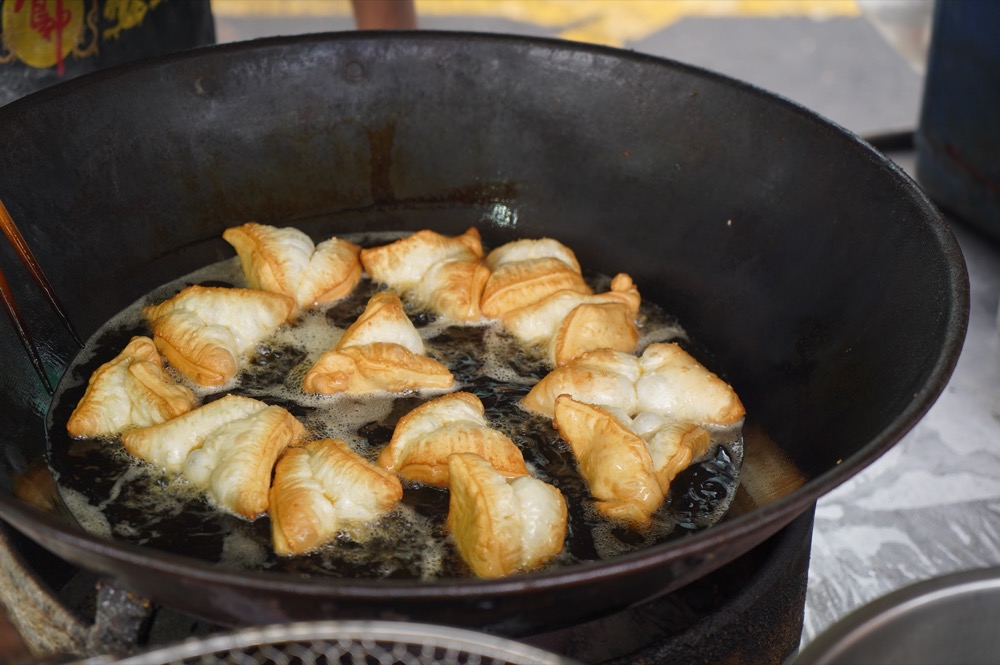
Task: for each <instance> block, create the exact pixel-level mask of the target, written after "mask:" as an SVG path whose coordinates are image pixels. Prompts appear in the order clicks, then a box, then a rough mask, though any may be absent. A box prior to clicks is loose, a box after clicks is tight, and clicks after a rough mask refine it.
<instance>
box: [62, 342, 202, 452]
mask: <svg viewBox="0 0 1000 665" xmlns="http://www.w3.org/2000/svg"><path fill="white" fill-rule="evenodd" d="M195 404H196V399H195V396H194V393H192V392H191V391H190V390H189V389H188V388H187V387H186V386H182V385H180V384H178V383H177V382H176V381H174V380H173V379H172V378H171V377H170V375H169V374H167V372H166V371H165V370H164V369H163V361H162V360H161V359H160V354H159V353H158V352H157V351H156V346H155V345H154V344H153V340H151V339H150V338H148V337H133V338H132V340H131V341H130V342H129V343H128V345H126V346H125V348H124V349H123V350H122V352H121V353H119V354H118V355H117V356H116V357H115V358H114V359H112V360H110V361H108V362H106V363H104V364H103V365H101V366H100V367H98V368H97V370H96V371H95V372H94V373H93V374H92V375H91V376H90V381H89V382H88V383H87V390H86V391H85V392H84V394H83V397H82V398H81V399H80V401H79V403H78V404H77V405H76V408H75V409H74V410H73V413H72V415H70V417H69V421H68V422H67V423H66V430H67V431H68V432H69V435H70V436H72V437H74V438H80V437H110V436H115V435H116V434H121V433H122V432H123V431H125V430H127V429H131V428H133V427H148V426H149V425H156V424H158V423H162V422H164V421H166V420H170V419H171V418H173V417H175V416H179V415H181V414H182V413H186V412H187V411H190V410H191V409H193V408H194V406H195Z"/></svg>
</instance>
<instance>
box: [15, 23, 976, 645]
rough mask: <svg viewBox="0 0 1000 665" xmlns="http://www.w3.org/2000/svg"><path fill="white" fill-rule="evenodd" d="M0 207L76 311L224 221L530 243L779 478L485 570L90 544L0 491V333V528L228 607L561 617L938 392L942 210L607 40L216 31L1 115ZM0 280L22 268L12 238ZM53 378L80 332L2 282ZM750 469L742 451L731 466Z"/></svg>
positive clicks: (741, 98) (18, 451) (675, 568)
mask: <svg viewBox="0 0 1000 665" xmlns="http://www.w3.org/2000/svg"><path fill="white" fill-rule="evenodd" d="M0 145H2V146H3V149H2V150H0V200H3V202H4V203H5V204H6V205H7V208H8V210H9V212H10V213H11V215H12V217H13V218H14V219H15V220H17V221H18V222H19V224H20V226H21V230H22V232H23V233H24V235H25V236H26V239H27V242H28V244H29V245H30V246H31V247H32V248H33V249H34V252H35V254H36V256H37V258H38V260H39V262H40V263H41V265H42V267H43V268H44V269H45V270H46V272H47V273H48V276H49V278H50V280H51V281H52V282H53V285H54V288H55V290H56V291H57V292H58V293H59V294H60V296H61V299H62V301H63V304H64V305H65V306H66V308H67V309H68V311H69V315H70V318H71V319H72V321H73V322H74V323H75V326H76V328H77V330H78V331H79V332H80V333H81V334H82V335H84V336H87V335H90V334H91V333H93V332H94V331H95V329H97V327H98V326H100V325H101V324H102V323H103V322H104V321H105V320H107V319H108V318H109V317H111V316H112V315H113V314H115V313H116V312H118V311H119V310H120V309H122V308H123V307H125V306H126V305H128V304H129V303H131V302H133V301H134V300H136V299H137V298H139V297H140V296H142V295H144V294H145V293H147V292H148V291H150V290H152V289H153V288H154V287H156V286H158V285H160V284H163V283H165V282H167V281H170V280H172V279H174V278H176V277H178V276H180V275H182V274H185V273H186V272H189V271H191V270H193V269H195V268H197V267H200V266H202V265H204V264H207V263H210V262H212V261H215V260H218V259H221V258H225V257H228V256H232V252H231V249H230V248H229V247H228V246H227V245H226V244H225V243H224V242H223V241H222V240H221V239H220V236H221V233H222V230H223V229H224V228H225V227H227V226H232V225H235V224H241V223H243V222H246V221H249V220H255V221H258V222H262V223H269V224H274V225H281V226H283V225H292V226H298V227H299V228H302V229H303V230H305V231H307V232H309V233H310V234H312V235H313V236H314V237H316V238H320V237H325V236H328V235H331V234H344V233H349V232H353V231H360V230H366V229H379V230H417V229H419V228H425V227H429V228H434V229H436V230H438V231H440V232H442V233H448V234H452V233H458V232H461V231H462V230H464V229H465V228H466V227H468V226H469V225H473V224H474V225H476V226H478V227H479V229H480V230H481V231H482V233H483V235H484V239H485V241H486V242H487V243H488V244H490V245H494V246H495V245H496V244H498V243H501V242H504V241H506V240H510V239H513V238H517V237H539V236H552V237H556V238H558V239H560V240H561V241H563V242H564V243H566V244H567V245H569V246H570V247H572V248H573V249H574V250H575V251H576V253H577V255H578V257H579V258H580V261H581V263H582V264H583V265H584V266H587V267H589V268H593V269H594V270H598V271H601V272H604V273H610V274H613V273H614V272H616V271H621V270H623V271H627V272H629V273H630V274H631V275H632V276H633V277H634V279H635V280H636V282H637V284H638V285H639V286H640V289H641V291H642V294H643V296H644V298H646V299H648V300H650V301H653V302H656V303H658V304H660V305H661V306H663V307H664V308H666V309H667V310H668V311H670V312H672V313H674V314H676V315H677V316H678V317H679V319H680V321H681V322H682V324H683V325H684V327H685V328H686V330H687V332H688V333H689V334H690V336H691V338H692V339H693V340H696V341H697V343H698V348H700V349H701V350H702V351H701V352H700V353H701V359H702V360H703V362H705V363H706V364H708V365H709V366H710V367H712V368H713V369H716V370H717V371H719V372H720V373H722V374H723V375H724V376H725V377H726V378H727V379H728V380H729V381H730V382H731V383H732V384H733V385H734V386H735V388H736V390H737V391H738V392H739V394H740V395H741V397H742V398H743V400H744V402H745V404H746V407H747V411H748V414H749V415H748V423H752V424H753V428H754V431H756V432H758V433H760V436H757V437H751V438H748V440H747V444H746V445H747V449H748V451H747V453H748V459H749V458H750V457H752V456H753V452H754V450H755V449H756V448H760V450H761V451H765V452H766V446H765V442H767V441H771V442H773V444H774V445H775V446H776V447H777V450H778V452H779V453H780V455H779V457H781V458H782V459H783V461H782V464H784V465H785V466H789V465H791V466H792V467H794V468H796V469H797V470H798V471H797V472H799V473H801V475H802V476H803V477H804V478H805V480H806V482H804V484H802V485H801V486H798V487H797V488H795V489H793V491H790V492H788V493H786V494H785V495H784V496H780V494H781V493H780V492H778V493H776V494H775V495H774V496H780V498H776V499H774V500H773V501H769V502H768V501H767V500H765V499H760V500H758V501H757V505H752V506H751V507H750V508H749V509H744V510H742V511H737V512H735V513H734V514H733V515H732V516H730V518H729V519H727V520H725V521H723V522H722V523H721V524H719V525H718V526H716V527H714V528H710V529H707V530H705V531H702V532H700V533H697V534H695V535H692V536H690V537H686V538H683V539H679V540H676V541H672V542H669V543H665V544H662V545H658V546H655V547H652V548H650V549H647V550H644V551H641V552H636V553H632V554H629V555H626V556H622V557H620V558H617V559H613V560H608V561H603V562H598V563H589V564H581V565H578V566H573V567H569V568H565V569H557V570H551V571H545V572H538V573H534V574H528V575H523V576H516V577H512V578H508V579H503V580H496V581H480V580H472V579H462V580H457V579H456V580H444V581H440V582H434V583H420V582H416V581H412V582H410V581H406V582H398V581H392V582H383V581H371V580H360V581H352V580H333V579H320V578H315V577H313V578H308V579H306V578H302V577H296V576H293V575H290V574H277V573H268V572H266V571H261V572H257V571H249V572H248V571H239V570H229V569H223V568H220V567H218V566H215V565H212V564H210V563H206V562H202V561H195V560H193V559H188V558H185V557H180V556H177V555H172V554H169V553H164V552H160V551H156V550H153V549H150V548H143V547H138V546H133V545H129V544H125V543H119V542H112V541H107V540H102V539H101V538H98V537H96V536H92V535H89V534H88V533H85V532H83V531H82V530H81V529H79V528H78V527H76V526H75V525H73V524H72V523H70V522H68V521H66V520H64V519H61V518H60V517H59V516H58V515H57V514H54V513H51V512H46V511H44V510H40V509H38V508H37V507H35V506H34V505H30V502H25V501H23V500H21V499H20V498H17V496H15V493H14V487H15V485H16V484H17V482H18V481H19V479H21V478H22V477H23V474H25V473H26V471H27V470H29V469H30V468H32V465H35V464H37V463H38V461H39V460H40V459H42V457H43V455H44V453H45V440H44V435H45V428H44V418H45V413H46V410H47V408H48V406H49V397H48V395H47V394H46V391H45V389H44V388H43V386H42V385H41V383H40V382H39V380H38V378H37V376H36V375H35V372H34V370H33V368H32V365H31V364H30V362H29V361H28V359H27V357H26V356H25V354H23V353H22V352H21V348H20V346H19V344H18V339H17V337H16V336H15V334H14V332H13V328H12V327H11V326H9V325H7V322H6V321H3V322H0V345H2V348H4V349H6V350H7V352H6V353H4V354H3V357H2V358H0V365H2V370H0V377H2V379H0V382H2V384H0V390H2V393H3V404H4V408H3V409H2V413H0V419H2V423H0V432H2V437H3V456H2V460H0V484H2V488H3V489H2V490H0V516H2V518H3V519H4V520H6V521H7V522H9V523H10V524H11V525H13V526H14V527H16V528H17V529H18V530H20V531H22V532H23V533H25V534H27V535H28V536H29V537H30V538H32V539H34V540H35V541H37V542H38V543H40V544H41V545H43V546H44V547H45V548H48V549H50V550H52V551H53V552H55V553H57V554H58V555H60V556H62V557H63V558H65V559H67V560H68V561H70V562H73V563H76V564H79V565H82V566H85V567H88V568H90V569H93V570H96V571H99V572H102V573H105V574H107V575H108V576H110V577H112V578H115V579H117V580H119V581H121V582H123V583H125V584H127V585H130V586H131V587H132V588H133V589H135V590H136V591H137V592H139V593H143V594H146V595H148V596H149V597H151V598H153V599H155V600H157V601H159V602H161V603H163V604H165V605H168V606H171V607H174V608H176V609H179V610H182V611H186V612H190V613H192V614H194V615H196V616H200V617H203V618H205V619H208V620H211V621H214V622H217V623H223V624H230V625H234V624H248V623H265V622H276V621H287V620H301V619H318V618H332V617H336V618H352V617H367V618H383V619H415V620H419V621H422V622H435V623H448V624H459V625H471V626H476V627H479V628H482V629H487V630H491V631H494V632H499V633H505V634H509V635H518V634H527V633H532V632H540V631H543V630H546V629H552V628H557V627H559V626H565V625H568V624H570V623H574V622H578V621H582V620H584V619H589V618H593V617H597V616H601V615H605V614H607V613H610V612H612V611H615V610H618V609H621V608H623V607H625V606H628V605H630V604H633V603H637V602H640V601H642V600H645V599H648V598H650V597H652V596H654V595H656V594H660V593H663V592H666V591H669V590H672V589H676V588H679V587H680V586H682V585H684V584H685V583H688V582H690V581H692V580H694V579H696V578H698V577H700V576H702V575H704V574H706V573H707V572H709V571H711V570H712V569H714V568H716V567H718V566H720V565H722V564H724V563H726V562H728V561H730V560H732V559H734V558H735V557H737V556H739V555H740V554H742V553H744V552H747V551H748V550H749V549H751V548H753V547H754V546H756V545H757V544H759V543H761V542H762V541H764V540H765V539H766V538H767V537H768V536H770V535H772V534H774V533H775V532H777V531H778V530H779V529H781V528H782V527H783V526H785V525H787V524H788V523H789V522H791V521H792V520H793V519H794V518H795V517H796V516H797V515H799V514H801V513H803V512H804V511H806V510H809V509H811V507H812V506H813V504H814V503H815V501H816V500H817V498H819V497H820V496H822V495H823V494H824V493H826V492H828V491H829V490H831V489H832V488H834V487H836V486H837V485H839V484H840V483H843V482H844V481H845V480H847V479H848V478H850V477H851V476H852V475H854V474H856V473H857V472H858V471H860V470H861V469H862V468H864V467H865V466H866V465H868V464H869V463H871V462H872V461H873V460H875V459H876V458H877V457H879V456H880V455H881V454H882V453H884V452H885V451H886V450H887V449H888V448H890V447H891V446H892V445H893V444H894V443H896V442H897V441H898V440H899V439H900V437H902V436H903V435H904V434H905V433H906V432H907V431H908V430H909V429H910V428H911V427H912V426H913V425H914V424H915V423H916V422H917V421H918V420H919V419H920V417H921V416H922V415H923V414H924V413H925V412H926V410H927V409H928V408H929V407H930V405H931V404H932V403H933V401H934V400H935V398H936V397H937V395H938V394H939V393H940V391H941V390H942V389H943V387H944V385H945V383H946V381H947V379H948V377H949V375H950V373H951V371H952V369H953V367H954V364H955V362H956V358H957V355H958V353H959V350H960V347H961V344H962V341H963V338H964V333H965V326H966V321H967V317H968V281H967V275H966V272H965V267H964V263H963V260H962V257H961V254H960V252H959V249H958V248H957V245H956V243H955V241H954V239H953V237H952V235H951V233H950V231H949V229H948V227H947V225H946V224H945V223H944V222H943V221H942V218H941V217H940V216H939V214H938V212H937V211H936V210H935V209H934V207H933V206H932V205H931V204H930V203H929V202H928V200H927V198H926V197H925V196H924V195H923V194H922V193H921V191H920V190H919V189H918V188H917V187H916V186H915V185H914V183H913V182H912V181H911V180H909V179H908V178H907V177H906V176H905V175H904V174H903V173H902V172H901V171H900V170H899V169H898V168H897V167H895V166H894V165H893V164H891V163H890V162H888V161H887V160H886V159H884V158H883V157H882V156H881V155H880V154H879V153H877V152H876V151H875V150H874V149H872V148H871V147H870V146H869V145H868V144H866V143H865V142H863V141H862V140H860V139H858V138H857V137H856V136H853V135H851V134H849V133H848V132H846V131H844V130H842V129H840V128H838V127H836V126H834V125H832V124H831V123H829V122H827V121H826V120H824V119H822V118H820V117H818V116H817V115H815V114H814V113H812V112H810V111H808V110H806V109H803V108H801V107H799V106H797V105H795V104H793V103H790V102H788V101H786V100H783V99H779V98H776V97H775V96H773V95H771V94H768V93H766V92H764V91H761V90H758V89H755V88H753V87H750V86H748V85H745V84H742V83H740V82H737V81H733V80H730V79H727V78H724V77H721V76H718V75H715V74H712V73H710V72H706V71H702V70H699V69H695V68H692V67H689V66H685V65H683V64H679V63H675V62H670V61H666V60H662V59H656V58H652V57H647V56H644V55H641V54H636V53H627V52H622V51H618V50H613V49H607V48H601V47H594V46H586V45H581V44H572V43H565V42H560V41H548V40H539V39H528V38H515V37H507V36H485V35H474V34H461V33H441V34H437V33H429V32H421V33H407V34H378V35H372V34H361V33H351V34H334V35H317V36H305V37H296V38H278V39H268V40H262V41H257V42H250V43H244V44H235V45H227V46H220V47H212V48H208V49H204V50H196V51H191V52H187V53H183V54H179V55H174V56H170V57H166V58H162V59H156V60H151V61H146V62H143V63H140V64H135V65H129V66H125V67H122V68H116V69H112V70H107V71H104V72H99V73H96V74H92V75H88V76H86V77H83V78H80V79H77V80H75V81H70V82H67V83H65V84H62V85H59V86H56V87H54V88H50V89H47V90H44V91H41V92H39V93H36V94H34V95H31V96H29V97H27V98H24V99H22V100H19V101H17V102H14V103H12V104H9V105H7V106H6V107H3V108H0ZM0 260H2V261H3V266H5V267H6V268H7V270H6V272H7V274H8V275H10V274H12V273H13V272H14V267H16V266H17V262H16V260H15V258H14V255H13V253H12V252H11V251H10V248H9V247H4V248H3V249H2V255H0ZM14 288H15V293H16V295H17V296H18V299H19V300H20V302H21V303H22V307H23V308H24V309H25V310H26V311H27V313H28V318H29V321H30V322H31V327H32V332H33V333H34V335H35V337H36V340H37V341H38V342H39V344H40V346H41V347H42V349H43V353H44V354H45V362H46V364H47V368H48V370H49V372H50V373H51V375H52V377H53V379H57V378H58V377H59V375H60V374H61V372H62V371H63V369H64V368H65V366H66V365H67V363H68V362H69V361H70V360H71V358H72V357H73V355H74V353H75V352H76V348H75V347H74V345H73V343H72V341H71V339H70V338H69V335H68V334H67V333H66V332H65V330H64V329H63V328H62V326H61V325H60V323H59V322H58V320H57V319H56V317H55V316H54V315H53V314H52V312H51V310H50V308H48V307H47V306H46V305H45V304H44V302H43V301H42V300H41V297H40V296H39V295H38V293H37V289H35V288H34V287H33V285H31V284H30V283H29V282H28V281H27V280H20V281H16V282H15V284H14ZM755 473H757V471H756V470H755V469H754V468H752V467H748V468H745V469H744V471H743V477H744V481H745V483H746V484H747V485H748V486H750V485H752V484H753V483H754V482H755V481H756V480H761V479H759V478H755Z"/></svg>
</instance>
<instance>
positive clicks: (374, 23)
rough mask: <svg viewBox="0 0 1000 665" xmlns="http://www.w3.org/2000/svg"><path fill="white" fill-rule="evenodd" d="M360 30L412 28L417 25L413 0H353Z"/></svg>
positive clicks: (355, 19)
mask: <svg viewBox="0 0 1000 665" xmlns="http://www.w3.org/2000/svg"><path fill="white" fill-rule="evenodd" d="M351 5H352V6H353V7H354V22H355V24H356V25H357V28H358V30H412V29H415V28H416V27H417V11H416V8H415V7H414V4H413V0H351Z"/></svg>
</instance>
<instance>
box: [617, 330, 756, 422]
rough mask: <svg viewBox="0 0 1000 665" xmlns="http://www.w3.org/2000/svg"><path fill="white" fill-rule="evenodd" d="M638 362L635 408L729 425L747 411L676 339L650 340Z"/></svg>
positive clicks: (726, 387)
mask: <svg viewBox="0 0 1000 665" xmlns="http://www.w3.org/2000/svg"><path fill="white" fill-rule="evenodd" d="M639 366H640V368H641V369H642V376H641V377H640V378H639V380H638V381H637V382H636V386H635V390H636V394H637V395H638V397H639V404H638V411H651V412H653V413H659V414H662V415H667V416H670V417H671V418H674V419H676V420H682V421H687V422H693V423H697V424H699V425H709V424H710V425H732V424H733V423H736V422H737V421H739V420H740V419H741V418H743V416H744V415H745V414H746V410H745V409H744V408H743V403H742V402H741V401H740V398H739V397H738V396H737V395H736V392H735V391H734V390H733V389H732V387H731V386H730V385H729V384H728V383H726V382H725V381H723V380H722V379H720V378H719V377H718V376H716V375H715V374H713V373H712V372H711V371H709V370H708V369H706V368H705V367H703V366H702V365H701V364H700V363H698V361H697V360H695V359H694V358H692V357H691V355H690V354H688V353H687V352H686V351H685V350H684V349H682V348H681V347H680V346H679V345H677V344H676V343H669V344H665V343H661V344H650V345H649V347H648V348H647V349H646V350H645V351H644V352H643V354H642V358H640V359H639Z"/></svg>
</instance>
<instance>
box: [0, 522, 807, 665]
mask: <svg viewBox="0 0 1000 665" xmlns="http://www.w3.org/2000/svg"><path fill="white" fill-rule="evenodd" d="M812 526H813V511H811V510H810V511H808V512H807V513H805V514H803V515H802V516H800V517H799V518H797V519H796V520H795V521H794V522H792V523H791V524H790V525H788V526H787V527H785V528H784V529H782V530H781V531H780V532H778V533H777V534H776V535H775V536H773V537H771V538H770V539H768V540H767V541H765V542H764V543H763V544H762V545H760V546H758V547H756V548H755V549H753V550H751V551H750V552H748V553H747V554H745V555H743V556H742V557H740V558H739V559H736V560H735V561H733V562H731V563H729V564H727V565H725V566H723V567H721V568H719V569H718V570H716V571H714V572H712V573H710V574H709V575H707V576H705V577H703V578H701V579H699V580H697V581H695V582H693V583H691V584H689V585H688V586H686V587H684V588H682V589H680V590H677V591H674V592H672V593H669V594H665V595H663V596H660V597H658V598H656V599H654V600H651V601H648V602H645V603H642V604H640V605H638V606H635V607H632V608H629V609H627V610H624V611H622V612H618V613H616V614H612V615H610V616H607V617H604V618H601V619H597V620H594V621H590V622H587V623H584V624H581V625H578V626H574V627H571V628H566V629H563V630H560V631H555V632H552V633H546V634H544V635H536V636H533V637H529V638H521V639H520V641H521V642H524V643H526V644H529V645H531V646H533V647H536V648H539V649H543V650H545V651H548V652H550V653H554V654H559V655H564V656H566V657H568V658H571V659H573V660H575V661H578V662H580V663H586V664H593V665H597V664H602V665H625V664H626V663H631V664H635V663H639V664H649V665H652V664H654V663H689V662H724V663H735V664H739V663H753V664H754V665H761V664H769V663H773V664H775V665H778V664H780V663H783V662H785V660H787V658H788V657H789V656H790V655H792V654H793V653H794V652H795V650H796V649H797V648H798V646H799V640H800V638H801V634H802V624H803V613H804V607H805V592H806V582H807V576H808V567H809V551H810V545H811V539H812ZM29 562H30V563H29ZM0 589H2V591H0V602H2V604H3V605H4V606H6V608H7V615H8V618H9V620H10V622H11V623H12V624H14V626H16V630H17V633H10V632H4V631H3V630H0V660H3V662H7V663H11V664H12V665H20V664H22V663H24V664H27V663H34V662H37V660H38V659H41V658H50V659H51V658H58V657H69V658H82V657H89V656H95V655H98V654H112V655H114V656H119V657H120V656H124V655H128V654H134V653H137V652H141V651H145V650H148V649H151V648H156V647H162V646H166V645H173V644H177V643H179V642H181V641H182V640H185V639H188V638H192V637H195V638H204V637H206V636H211V635H220V634H223V633H226V632H227V631H229V630H230V629H228V628H226V627H223V626H217V625H212V624H208V623H206V622H204V621H201V620H199V619H197V618H194V617H190V616H186V615H184V614H179V613H177V612H174V611H172V610H170V609H169V608H167V607H161V606H158V605H156V604H154V603H152V602H150V601H148V600H146V599H144V598H142V597H140V596H137V595H136V594H134V593H131V592H130V591H128V590H127V589H124V588H122V587H120V586H117V585H116V584H114V583H110V582H108V581H106V580H103V579H102V578H101V577H99V576H98V575H96V574H94V573H90V572H88V571H85V570H81V569H78V568H76V567H74V566H72V565H70V564H68V563H66V562H64V561H62V560H61V559H59V558H58V557H56V556H54V555H52V554H50V553H49V552H47V551H45V550H42V549H41V548H39V547H38V546H37V545H35V544H34V543H33V542H31V541H30V540H28V539H26V538H25V537H23V536H21V535H20V534H18V533H16V532H14V531H10V530H8V531H6V532H4V533H0ZM3 623H4V622H3V621H0V628H2V624H3ZM274 629H276V627H272V632H273V630H274Z"/></svg>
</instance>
